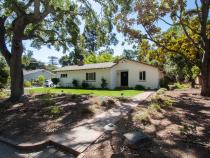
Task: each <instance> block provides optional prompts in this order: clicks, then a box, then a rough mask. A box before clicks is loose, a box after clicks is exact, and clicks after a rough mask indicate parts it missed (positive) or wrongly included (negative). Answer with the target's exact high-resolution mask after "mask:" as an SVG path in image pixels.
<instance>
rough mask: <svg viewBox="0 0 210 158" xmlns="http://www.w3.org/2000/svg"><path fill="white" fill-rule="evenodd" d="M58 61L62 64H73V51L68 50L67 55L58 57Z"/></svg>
mask: <svg viewBox="0 0 210 158" xmlns="http://www.w3.org/2000/svg"><path fill="white" fill-rule="evenodd" d="M59 63H60V64H61V65H62V66H68V65H74V64H76V63H75V62H74V52H70V53H69V55H64V56H62V57H61V58H60V59H59Z"/></svg>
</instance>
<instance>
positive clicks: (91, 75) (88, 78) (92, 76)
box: [86, 72, 96, 81]
mask: <svg viewBox="0 0 210 158" xmlns="http://www.w3.org/2000/svg"><path fill="white" fill-rule="evenodd" d="M86 81H96V72H87V73H86Z"/></svg>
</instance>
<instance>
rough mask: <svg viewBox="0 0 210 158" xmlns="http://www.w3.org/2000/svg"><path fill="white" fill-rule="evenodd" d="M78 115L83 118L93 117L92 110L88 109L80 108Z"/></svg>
mask: <svg viewBox="0 0 210 158" xmlns="http://www.w3.org/2000/svg"><path fill="white" fill-rule="evenodd" d="M80 114H81V115H84V116H93V115H94V111H93V109H90V108H81V109H80Z"/></svg>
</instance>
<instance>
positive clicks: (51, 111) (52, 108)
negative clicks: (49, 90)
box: [48, 105, 63, 117]
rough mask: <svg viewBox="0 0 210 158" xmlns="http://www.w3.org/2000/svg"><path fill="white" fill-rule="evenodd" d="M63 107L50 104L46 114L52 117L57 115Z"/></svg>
mask: <svg viewBox="0 0 210 158" xmlns="http://www.w3.org/2000/svg"><path fill="white" fill-rule="evenodd" d="M62 111H63V109H62V108H61V107H60V106H58V105H53V106H50V107H49V109H48V114H49V115H50V116H52V117H57V116H59V115H60V114H61V113H62Z"/></svg>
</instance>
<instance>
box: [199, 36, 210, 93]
mask: <svg viewBox="0 0 210 158" xmlns="http://www.w3.org/2000/svg"><path fill="white" fill-rule="evenodd" d="M201 82H202V83H201V95H202V96H206V97H210V39H208V40H207V42H206V46H205V53H204V55H203V59H202V67H201Z"/></svg>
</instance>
